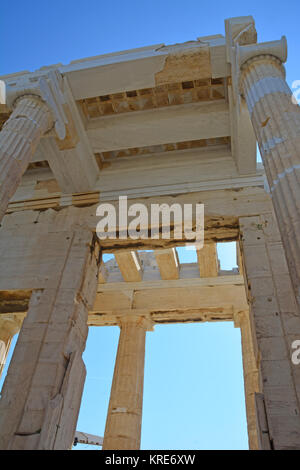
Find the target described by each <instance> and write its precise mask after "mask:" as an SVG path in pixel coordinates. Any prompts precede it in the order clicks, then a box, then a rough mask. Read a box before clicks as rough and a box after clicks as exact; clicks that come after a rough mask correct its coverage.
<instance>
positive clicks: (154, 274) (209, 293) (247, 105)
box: [0, 17, 300, 449]
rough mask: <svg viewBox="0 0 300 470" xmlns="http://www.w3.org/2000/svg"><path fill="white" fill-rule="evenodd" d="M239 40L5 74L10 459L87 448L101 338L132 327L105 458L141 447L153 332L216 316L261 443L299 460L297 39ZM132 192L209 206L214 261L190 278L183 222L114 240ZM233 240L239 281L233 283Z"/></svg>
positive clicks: (3, 406)
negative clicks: (94, 331) (94, 352)
mask: <svg viewBox="0 0 300 470" xmlns="http://www.w3.org/2000/svg"><path fill="white" fill-rule="evenodd" d="M225 30H226V35H225V37H224V36H222V35H215V36H208V37H200V38H198V39H197V40H195V41H190V42H186V43H184V44H177V45H173V46H165V45H163V44H158V45H155V46H149V47H145V48H141V49H135V50H130V51H125V52H122V53H114V54H107V55H104V56H97V57H91V58H88V59H83V60H79V61H75V62H72V63H70V64H69V65H55V66H53V67H42V68H41V69H40V70H38V71H36V72H21V73H16V74H12V75H9V76H5V77H2V80H3V82H4V83H5V88H6V89H5V90H4V93H3V96H4V100H3V103H2V104H1V108H0V111H1V124H2V130H1V132H0V169H1V173H0V217H1V219H2V220H1V228H0V253H1V256H0V362H1V367H2V366H3V364H4V363H5V358H6V355H7V352H8V349H9V345H10V342H11V339H12V337H13V335H14V334H15V333H16V332H17V331H19V329H20V327H21V330H20V333H19V337H18V341H17V345H16V347H15V350H14V354H13V358H12V360H11V363H10V366H9V370H8V373H7V376H6V379H5V382H4V386H3V390H2V394H1V400H0V448H1V449H69V448H70V447H71V445H72V442H73V440H74V434H75V430H76V422H77V417H78V412H79V407H80V401H81V395H82V390H83V385H84V380H85V366H84V363H83V361H82V353H83V351H84V348H85V342H86V338H87V334H88V325H90V326H102V325H119V326H120V329H121V333H120V340H119V347H118V353H117V359H116V365H115V371H114V378H113V384H112V390H111V398H110V404H109V409H108V415H107V422H106V430H105V435H104V442H103V449H138V448H139V443H140V434H141V420H142V400H143V374H144V352H145V337H146V334H147V331H149V330H153V327H154V326H155V324H160V323H168V322H169V323H171V322H203V321H234V323H235V325H236V327H239V328H240V329H241V336H242V351H243V368H244V382H245V398H246V410H247V421H248V435H249V444H250V448H251V449H257V448H258V449H300V414H299V398H300V375H299V374H300V372H299V371H300V369H299V367H300V366H297V365H296V364H294V363H293V361H292V352H293V349H292V348H293V347H292V344H293V342H294V340H299V339H300V315H299V308H300V307H299V306H300V294H299V292H300V241H299V240H300V238H299V237H300V230H299V227H300V209H299V200H300V183H299V171H300V170H299V168H300V111H299V107H298V105H296V104H294V103H293V101H292V99H291V91H290V90H289V88H288V86H287V84H286V82H285V78H284V69H283V65H282V64H283V63H284V62H285V60H286V42H285V39H284V38H283V39H281V40H278V41H274V42H268V43H258V42H257V36H256V30H255V25H254V21H253V19H252V17H241V18H233V19H229V20H226V22H225ZM256 141H257V142H258V144H259V148H260V152H261V155H262V160H263V165H262V164H257V163H256ZM120 196H127V197H128V203H129V202H132V203H135V204H140V205H143V207H146V208H150V207H151V205H153V204H169V205H172V204H174V203H177V204H178V205H179V207H183V206H184V204H200V203H201V204H204V210H205V218H204V222H205V223H204V232H205V242H204V247H203V248H202V249H198V251H197V256H198V263H192V264H188V265H182V266H180V263H179V261H178V258H177V254H176V250H175V247H176V246H179V245H182V244H184V243H185V242H186V240H185V238H184V236H181V237H178V236H176V233H175V228H174V226H171V236H170V237H169V238H163V237H159V238H151V237H148V238H147V237H145V238H138V237H137V238H134V237H130V236H129V235H128V233H127V231H126V233H125V236H124V230H123V232H122V230H121V229H122V228H123V226H122V224H121V221H120V220H119V219H118V220H117V221H116V225H117V230H116V231H115V234H114V236H110V237H108V238H106V239H99V238H98V237H97V236H96V233H95V231H96V225H97V222H98V220H99V217H97V214H96V211H97V207H98V206H99V203H109V204H111V205H112V206H115V207H117V206H118V204H119V197H120ZM192 222H193V223H194V222H195V220H194V219H193V220H192ZM151 224H152V222H151V221H150V222H149V225H148V226H147V227H146V230H147V231H149V233H150V231H151V229H153V226H151ZM156 228H157V229H158V231H159V230H160V231H162V228H163V227H162V226H159V227H156ZM121 232H122V236H121V237H120V234H121ZM159 233H160V232H159ZM233 240H235V241H237V246H238V250H237V251H238V265H239V270H238V271H232V272H222V271H220V269H219V267H218V263H217V255H216V243H217V242H221V241H223V242H224V241H233ZM149 249H150V250H154V251H153V253H152V254H151V253H147V252H145V251H144V250H149ZM103 253H113V254H114V255H115V256H114V260H113V261H110V262H108V263H106V264H104V263H103V262H102V255H103ZM152 334H155V332H154V333H152ZM294 362H295V361H294Z"/></svg>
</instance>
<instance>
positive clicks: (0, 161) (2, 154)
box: [0, 95, 53, 221]
mask: <svg viewBox="0 0 300 470" xmlns="http://www.w3.org/2000/svg"><path fill="white" fill-rule="evenodd" d="M52 125H53V119H52V116H51V112H50V110H49V108H48V106H47V105H46V103H44V102H43V101H42V100H41V99H40V98H39V97H38V96H35V95H24V96H22V97H20V98H18V99H17V101H16V103H15V109H14V111H13V112H12V114H11V116H10V117H9V119H8V120H7V121H6V122H5V124H4V126H3V128H2V130H1V132H0V221H1V220H2V217H3V215H4V214H5V211H6V209H7V206H8V203H9V200H10V198H11V197H12V196H13V195H14V193H15V191H16V189H17V187H18V185H19V183H20V181H21V178H22V176H23V173H24V172H25V170H26V168H27V166H28V164H29V162H30V160H31V157H32V155H33V153H34V151H35V149H36V147H37V144H38V143H39V140H40V138H41V137H42V135H43V134H44V133H45V132H46V131H47V130H49V129H50V128H51V127H52Z"/></svg>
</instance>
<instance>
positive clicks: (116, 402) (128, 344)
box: [102, 315, 151, 450]
mask: <svg viewBox="0 0 300 470" xmlns="http://www.w3.org/2000/svg"><path fill="white" fill-rule="evenodd" d="M120 328H121V331H120V339H119V346H118V352H117V357H116V363H115V370H114V377H113V383H112V387H111V394H110V402H109V407H108V413H107V419H106V427H105V434H104V441H103V446H102V449H103V450H137V449H139V448H140V441H141V425H142V406H143V385H144V362H145V340H146V331H147V330H149V329H151V322H150V321H149V320H148V319H146V318H144V317H140V316H134V315H128V316H126V317H123V318H122V319H121V320H120Z"/></svg>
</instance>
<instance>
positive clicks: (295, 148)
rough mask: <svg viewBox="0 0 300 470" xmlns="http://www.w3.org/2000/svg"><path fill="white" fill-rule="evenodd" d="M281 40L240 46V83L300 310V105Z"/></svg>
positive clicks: (283, 42) (238, 53) (283, 43)
mask: <svg viewBox="0 0 300 470" xmlns="http://www.w3.org/2000/svg"><path fill="white" fill-rule="evenodd" d="M285 59H286V44H285V39H284V38H283V39H282V40H281V41H276V42H274V43H264V44H257V45H256V44H255V45H251V46H240V47H239V48H238V51H237V60H238V63H239V66H240V77H239V85H240V91H241V94H242V96H243V97H244V98H245V100H246V103H247V106H248V109H249V113H250V116H251V120H252V124H253V127H254V131H255V134H256V138H257V141H258V145H259V149H260V153H261V157H262V160H263V164H264V167H265V171H266V176H267V180H268V184H269V188H270V194H271V197H272V201H273V206H274V210H275V214H276V218H277V222H278V225H279V230H280V233H281V238H282V243H283V246H284V250H285V253H286V258H287V263H288V266H289V271H290V273H291V278H292V282H293V288H294V292H295V296H296V299H297V303H298V306H299V307H300V107H299V106H298V104H296V103H295V100H294V99H293V96H292V93H291V90H290V88H289V87H288V85H287V83H286V80H285V70H284V68H283V65H282V62H284V61H285Z"/></svg>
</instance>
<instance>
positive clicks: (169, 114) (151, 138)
mask: <svg viewBox="0 0 300 470" xmlns="http://www.w3.org/2000/svg"><path fill="white" fill-rule="evenodd" d="M87 134H88V136H89V139H90V142H91V145H92V147H93V150H94V152H106V151H111V150H120V149H126V148H134V147H145V146H151V145H160V144H168V143H172V142H184V141H189V140H200V139H210V138H216V137H226V136H228V135H230V128H229V111H228V105H227V104H226V102H225V100H217V101H213V102H205V103H191V104H186V105H175V106H170V107H165V108H158V109H150V110H147V111H136V112H134V113H124V114H118V115H109V116H105V117H101V118H98V119H95V120H93V121H91V122H89V123H88V124H87Z"/></svg>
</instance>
